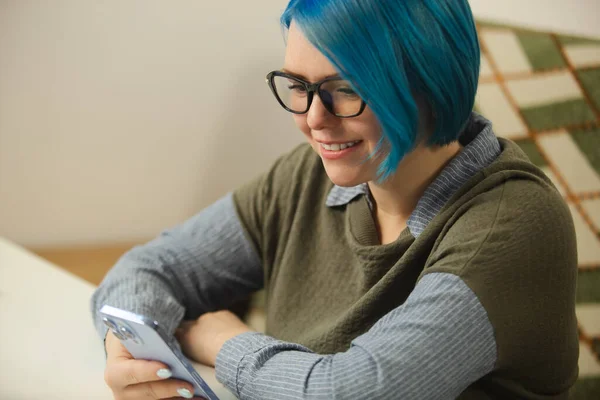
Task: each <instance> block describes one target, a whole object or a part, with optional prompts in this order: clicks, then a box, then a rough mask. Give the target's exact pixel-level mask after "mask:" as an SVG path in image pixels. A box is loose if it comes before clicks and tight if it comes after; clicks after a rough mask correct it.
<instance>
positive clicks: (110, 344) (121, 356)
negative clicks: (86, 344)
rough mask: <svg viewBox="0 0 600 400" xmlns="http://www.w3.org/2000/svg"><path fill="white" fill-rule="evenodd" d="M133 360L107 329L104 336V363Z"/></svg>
mask: <svg viewBox="0 0 600 400" xmlns="http://www.w3.org/2000/svg"><path fill="white" fill-rule="evenodd" d="M115 360H133V356H132V355H131V353H130V352H129V351H127V349H126V348H125V346H123V344H122V343H121V341H120V340H119V339H118V338H117V337H116V336H115V335H114V334H113V333H112V331H111V330H110V329H109V330H108V332H107V334H106V361H107V362H108V361H115Z"/></svg>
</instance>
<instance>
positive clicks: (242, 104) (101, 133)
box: [0, 0, 600, 246]
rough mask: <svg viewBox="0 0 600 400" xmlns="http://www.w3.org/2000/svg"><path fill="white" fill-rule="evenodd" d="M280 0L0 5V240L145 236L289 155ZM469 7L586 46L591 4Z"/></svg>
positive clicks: (593, 21) (594, 9)
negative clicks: (280, 85) (275, 76)
mask: <svg viewBox="0 0 600 400" xmlns="http://www.w3.org/2000/svg"><path fill="white" fill-rule="evenodd" d="M286 3H287V1H286V0H258V1H256V0H255V1H220V2H213V1H204V0H186V1H182V0H178V1H160V0H152V1H151V0H135V1H134V0H126V1H124V0H113V1H103V2H98V1H83V0H60V1H59V0H54V1H42V0H39V1H33V0H0V236H5V237H8V238H9V239H12V240H14V241H16V242H19V243H21V244H24V245H27V246H54V245H72V244H83V243H86V244H89V243H102V242H118V241H135V240H140V239H146V238H150V237H152V236H154V235H155V234H156V233H157V232H159V231H160V230H161V229H163V228H165V227H168V226H170V225H172V224H175V223H177V222H179V221H181V220H183V219H185V218H187V217H189V216H190V215H192V214H194V213H195V212H197V211H198V210H199V209H201V208H202V207H204V206H206V205H208V204H210V203H211V202H212V201H214V200H216V199H217V198H219V197H220V196H221V195H223V194H225V193H226V192H227V191H229V190H231V189H233V188H234V187H236V186H237V185H239V184H241V183H243V182H245V181H247V180H248V179H250V178H251V177H253V176H255V175H256V174H258V173H259V172H260V171H262V170H264V169H265V168H267V167H268V165H269V164H270V163H271V162H272V161H273V160H274V158H275V157H276V156H277V155H278V154H280V153H282V152H283V151H285V150H287V149H289V148H291V147H292V146H293V145H294V144H296V143H299V142H300V141H301V140H302V137H301V135H300V133H298V132H297V131H296V130H295V127H294V126H293V123H292V120H291V117H290V116H289V115H288V114H287V113H286V112H285V111H283V110H281V109H280V108H279V106H278V105H277V104H276V103H275V100H274V99H272V98H271V94H270V93H269V91H268V88H267V86H266V84H265V82H264V75H265V74H266V73H267V72H268V71H270V70H273V69H277V68H279V67H280V66H281V62H282V56H283V40H282V37H281V33H280V29H279V25H278V17H279V14H280V12H281V11H282V10H283V8H284V7H285V4H286ZM471 3H472V6H473V9H474V11H475V12H476V14H478V15H481V16H484V17H486V18H491V19H499V20H504V21H507V20H508V21H512V22H518V23H521V24H527V25H529V26H539V27H542V28H553V27H554V28H556V29H561V27H562V29H563V30H566V31H569V32H573V33H582V34H587V35H598V36H600V28H599V25H598V24H597V16H598V15H600V12H598V11H599V10H598V4H599V3H600V2H599V1H598V0H579V1H568V0H561V1H555V2H554V4H552V5H550V2H548V1H541V0H536V1H532V0H529V1H525V2H524V1H512V0H511V1H508V0H502V1H488V0H481V1H476V0H472V1H471ZM536 5H537V7H536ZM523 7H527V8H526V9H525V8H523Z"/></svg>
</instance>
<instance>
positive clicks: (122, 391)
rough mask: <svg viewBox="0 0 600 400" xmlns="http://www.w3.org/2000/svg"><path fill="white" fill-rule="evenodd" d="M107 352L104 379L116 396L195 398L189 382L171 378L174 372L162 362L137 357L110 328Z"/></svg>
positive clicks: (125, 399) (121, 398) (126, 398)
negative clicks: (135, 357)
mask: <svg viewBox="0 0 600 400" xmlns="http://www.w3.org/2000/svg"><path fill="white" fill-rule="evenodd" d="M106 355H107V358H106V369H105V370H104V380H105V381H106V384H107V385H108V386H109V387H110V389H111V390H112V392H113V396H114V398H115V400H140V399H181V398H186V399H191V398H192V395H193V393H194V387H193V386H192V385H191V384H190V383H188V382H185V381H181V380H176V379H169V378H170V376H171V373H170V371H169V369H168V367H167V366H166V365H164V364H163V363H160V362H158V361H146V360H136V359H134V358H133V356H132V355H131V353H129V352H128V351H127V349H126V348H125V346H123V345H122V344H121V342H120V341H119V339H117V338H116V337H115V336H114V335H113V333H112V332H111V331H108V334H107V335H106ZM195 398H196V399H199V398H200V397H195Z"/></svg>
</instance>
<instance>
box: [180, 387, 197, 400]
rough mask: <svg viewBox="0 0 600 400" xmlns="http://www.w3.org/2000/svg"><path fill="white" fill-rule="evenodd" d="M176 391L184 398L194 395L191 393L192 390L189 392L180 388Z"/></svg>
mask: <svg viewBox="0 0 600 400" xmlns="http://www.w3.org/2000/svg"><path fill="white" fill-rule="evenodd" d="M177 393H179V395H180V396H181V397H184V398H186V399H191V398H192V397H194V395H193V394H192V392H190V391H189V390H187V389H184V388H181V389H177Z"/></svg>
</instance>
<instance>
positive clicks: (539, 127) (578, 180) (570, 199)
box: [476, 23, 600, 400]
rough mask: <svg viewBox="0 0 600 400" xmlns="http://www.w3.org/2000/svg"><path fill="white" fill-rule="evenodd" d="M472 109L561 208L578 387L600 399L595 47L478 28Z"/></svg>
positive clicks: (590, 42)
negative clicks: (555, 192)
mask: <svg viewBox="0 0 600 400" xmlns="http://www.w3.org/2000/svg"><path fill="white" fill-rule="evenodd" d="M478 31H479V37H480V43H481V50H482V54H483V56H482V64H481V74H480V86H479V91H478V94H477V100H476V110H477V111H479V112H481V113H482V114H484V115H485V116H486V117H488V118H489V119H490V120H491V121H492V122H493V124H494V129H495V131H496V134H497V135H498V136H503V137H507V138H510V139H512V140H514V141H516V142H517V143H518V144H519V145H520V146H521V148H522V149H523V150H524V151H525V152H526V153H527V154H528V156H529V158H530V159H531V160H532V161H533V162H534V163H535V164H536V165H538V166H539V167H541V168H542V169H543V170H544V172H545V173H546V174H547V175H548V176H549V177H550V179H552V181H553V182H554V184H555V185H556V187H557V188H558V189H559V190H560V192H561V193H562V195H563V196H564V198H565V200H566V201H567V203H568V205H569V207H570V209H571V213H572V215H573V220H574V222H575V229H576V233H577V241H578V243H577V250H578V253H579V277H578V288H577V318H578V322H579V340H580V343H579V345H580V356H579V357H580V358H579V374H580V375H579V380H578V382H577V385H576V386H575V388H574V389H573V391H572V393H571V398H573V399H594V400H598V399H600V40H595V39H589V38H580V37H573V36H565V35H560V34H555V33H549V32H535V31H530V30H524V29H520V28H516V27H509V26H500V25H495V24H489V23H480V24H478Z"/></svg>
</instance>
